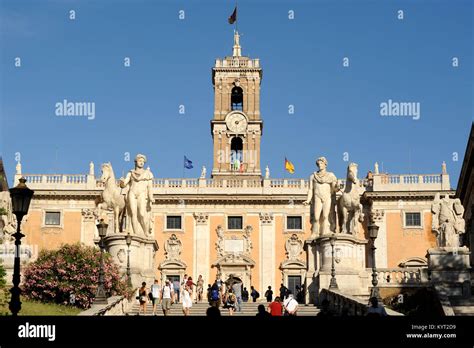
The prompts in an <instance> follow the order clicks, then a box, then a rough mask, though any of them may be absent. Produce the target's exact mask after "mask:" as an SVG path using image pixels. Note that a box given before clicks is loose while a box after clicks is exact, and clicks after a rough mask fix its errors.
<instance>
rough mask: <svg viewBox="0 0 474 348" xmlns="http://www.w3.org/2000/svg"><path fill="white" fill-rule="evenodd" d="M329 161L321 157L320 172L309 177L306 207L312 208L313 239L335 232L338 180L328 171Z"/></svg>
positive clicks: (319, 159) (319, 162) (319, 161)
mask: <svg viewBox="0 0 474 348" xmlns="http://www.w3.org/2000/svg"><path fill="white" fill-rule="evenodd" d="M327 164H328V162H327V160H326V158H324V157H320V158H318V159H317V160H316V165H317V166H318V167H319V171H317V172H314V173H313V174H311V176H310V177H309V190H308V196H307V199H306V201H305V202H303V204H304V205H310V207H311V215H312V219H311V238H312V239H314V238H317V237H318V236H319V235H324V234H328V233H330V231H335V229H336V226H335V216H334V215H335V205H336V191H337V190H338V184H337V178H336V176H335V175H334V173H331V172H328V171H327V170H326V167H327Z"/></svg>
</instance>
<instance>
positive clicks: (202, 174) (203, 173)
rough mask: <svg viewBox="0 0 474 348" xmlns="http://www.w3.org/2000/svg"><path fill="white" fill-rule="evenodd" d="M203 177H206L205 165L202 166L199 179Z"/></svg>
mask: <svg viewBox="0 0 474 348" xmlns="http://www.w3.org/2000/svg"><path fill="white" fill-rule="evenodd" d="M205 178H206V167H205V166H202V170H201V179H205Z"/></svg>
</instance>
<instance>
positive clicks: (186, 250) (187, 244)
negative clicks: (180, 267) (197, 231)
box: [179, 216, 194, 276]
mask: <svg viewBox="0 0 474 348" xmlns="http://www.w3.org/2000/svg"><path fill="white" fill-rule="evenodd" d="M179 238H180V239H181V243H183V251H182V253H181V260H183V261H184V262H185V263H186V266H187V267H186V273H187V274H188V275H191V276H192V274H193V271H194V269H193V258H194V252H193V249H194V242H193V241H194V217H193V216H185V217H184V235H183V234H182V235H180V237H179Z"/></svg>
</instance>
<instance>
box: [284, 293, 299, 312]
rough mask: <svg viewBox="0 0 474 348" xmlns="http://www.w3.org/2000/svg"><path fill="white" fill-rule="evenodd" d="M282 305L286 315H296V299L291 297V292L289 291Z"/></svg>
mask: <svg viewBox="0 0 474 348" xmlns="http://www.w3.org/2000/svg"><path fill="white" fill-rule="evenodd" d="M283 306H284V307H285V311H286V313H287V315H290V316H296V312H297V311H298V301H296V300H295V299H294V298H293V294H292V293H291V292H290V293H289V295H288V297H287V298H286V299H285V301H284V302H283Z"/></svg>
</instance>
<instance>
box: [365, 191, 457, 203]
mask: <svg viewBox="0 0 474 348" xmlns="http://www.w3.org/2000/svg"><path fill="white" fill-rule="evenodd" d="M437 193H443V194H445V193H447V194H449V195H450V196H454V194H455V193H456V191H454V190H447V191H441V190H440V191H376V192H374V191H366V192H364V194H363V195H362V197H361V198H362V199H363V200H364V199H365V200H369V201H370V200H372V201H375V200H398V199H400V198H404V199H406V200H409V199H413V200H416V199H420V198H424V199H434V197H435V195H436V194H437Z"/></svg>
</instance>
